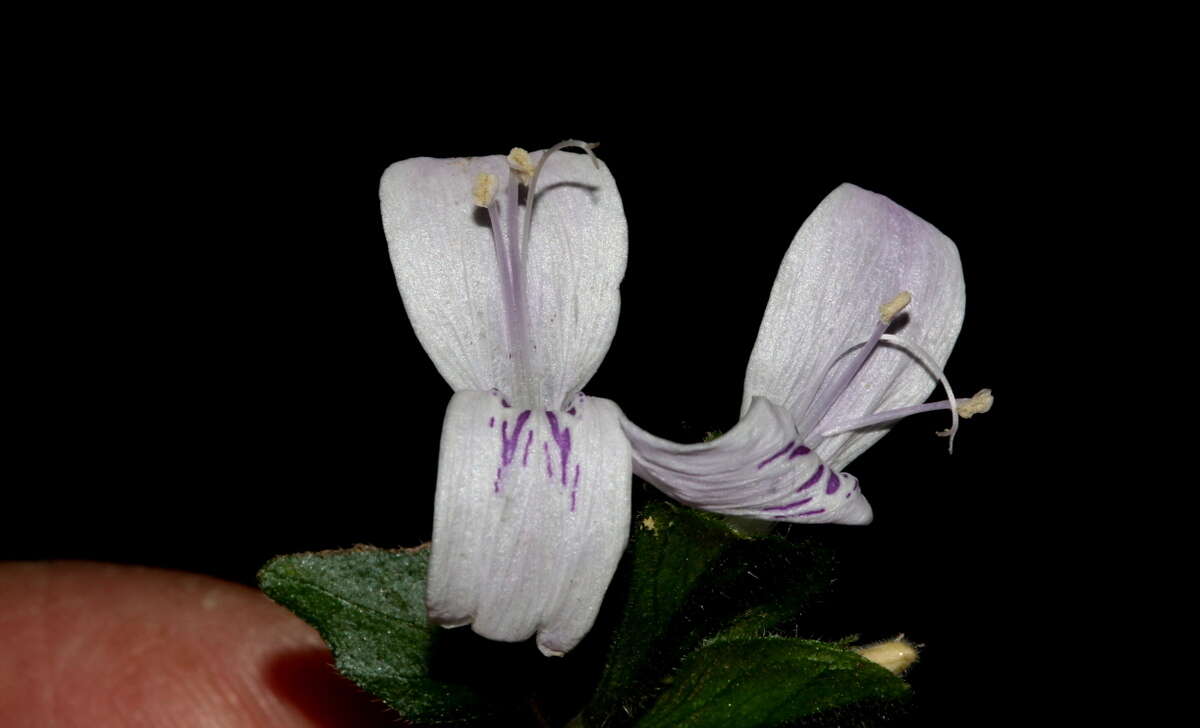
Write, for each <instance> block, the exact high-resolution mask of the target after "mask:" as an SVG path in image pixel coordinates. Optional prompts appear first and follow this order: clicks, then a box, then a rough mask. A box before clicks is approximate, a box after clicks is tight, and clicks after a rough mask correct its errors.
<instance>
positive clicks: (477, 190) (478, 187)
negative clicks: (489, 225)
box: [471, 172, 500, 207]
mask: <svg viewBox="0 0 1200 728" xmlns="http://www.w3.org/2000/svg"><path fill="white" fill-rule="evenodd" d="M499 185H500V181H499V180H497V179H496V175H494V174H488V173H487V172H480V173H479V176H478V177H476V178H475V186H474V187H472V188H471V194H472V195H474V197H475V204H476V205H479V206H480V207H487V206H488V205H490V204H492V198H494V197H495V196H496V188H497V187H498V186H499Z"/></svg>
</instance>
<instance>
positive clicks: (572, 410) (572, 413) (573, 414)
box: [567, 407, 575, 417]
mask: <svg viewBox="0 0 1200 728" xmlns="http://www.w3.org/2000/svg"><path fill="white" fill-rule="evenodd" d="M567 414H569V415H571V416H572V417H574V416H575V408H574V407H572V408H571V409H569V410H567Z"/></svg>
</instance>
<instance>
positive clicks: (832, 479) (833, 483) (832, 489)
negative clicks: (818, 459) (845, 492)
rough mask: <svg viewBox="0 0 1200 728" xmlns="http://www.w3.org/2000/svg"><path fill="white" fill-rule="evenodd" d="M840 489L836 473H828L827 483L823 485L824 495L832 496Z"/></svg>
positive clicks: (840, 485) (839, 481)
mask: <svg viewBox="0 0 1200 728" xmlns="http://www.w3.org/2000/svg"><path fill="white" fill-rule="evenodd" d="M840 487H842V481H841V479H839V478H838V476H837V473H835V472H833V471H830V472H829V482H828V483H827V484H826V485H825V494H826V495H833V494H834V493H836V492H837V489H838V488H840Z"/></svg>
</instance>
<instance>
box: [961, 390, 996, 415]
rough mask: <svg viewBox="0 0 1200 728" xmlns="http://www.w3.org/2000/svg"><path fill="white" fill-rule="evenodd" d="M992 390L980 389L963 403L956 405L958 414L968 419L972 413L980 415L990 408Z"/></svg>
mask: <svg viewBox="0 0 1200 728" xmlns="http://www.w3.org/2000/svg"><path fill="white" fill-rule="evenodd" d="M992 401H993V400H992V390H990V389H981V390H979V391H978V392H976V393H975V395H974V396H973V397H971V398H970V399H968V400H967V401H966V403H965V404H960V405H959V406H958V416H959V417H961V418H963V419H964V420H968V419H970V418H971V416H972V415H981V414H983V413H984V412H987V411H988V410H990V409H991V408H992Z"/></svg>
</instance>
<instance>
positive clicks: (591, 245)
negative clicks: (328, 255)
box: [379, 152, 628, 409]
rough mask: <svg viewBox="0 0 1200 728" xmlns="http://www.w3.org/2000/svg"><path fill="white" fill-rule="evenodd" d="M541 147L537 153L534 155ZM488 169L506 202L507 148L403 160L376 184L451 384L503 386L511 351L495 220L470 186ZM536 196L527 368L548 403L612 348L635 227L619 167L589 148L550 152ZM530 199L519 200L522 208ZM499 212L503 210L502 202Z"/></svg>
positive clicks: (580, 381) (418, 311) (405, 279)
mask: <svg viewBox="0 0 1200 728" xmlns="http://www.w3.org/2000/svg"><path fill="white" fill-rule="evenodd" d="M541 154H542V153H541V152H535V153H533V154H532V155H531V156H532V158H533V161H534V163H536V162H537V161H538V160H539V159H540V158H541ZM481 173H488V174H493V175H495V176H496V177H497V178H498V180H500V185H499V186H500V189H501V192H500V194H499V195H498V197H499V198H501V202H502V203H503V202H506V201H507V200H506V199H505V196H504V193H503V190H504V188H505V185H506V184H507V180H508V175H509V165H508V163H507V161H506V159H505V157H503V156H490V157H475V158H469V159H431V158H428V157H419V158H414V159H406V160H404V161H401V162H396V163H395V164H393V165H392V166H391V167H389V168H388V169H387V171H386V172H385V173H384V175H383V179H382V181H381V182H380V189H379V195H380V203H381V209H382V213H383V225H384V232H385V233H386V234H387V239H388V247H389V251H390V253H391V258H392V266H393V268H394V270H395V273H396V281H397V283H398V284H399V287H400V293H401V295H402V297H403V298H404V306H405V309H406V310H407V311H408V316H409V319H410V320H411V321H412V325H413V328H414V329H415V330H416V333H417V337H418V338H419V339H420V340H421V344H422V345H423V346H424V347H425V350H426V352H428V354H429V356H430V358H431V359H433V362H434V364H435V365H436V366H437V368H438V371H439V372H440V373H441V374H442V376H443V377H444V378H445V379H446V381H447V382H448V383H449V384H450V386H451V387H452V388H454V389H455V390H456V391H462V390H472V389H473V390H479V391H486V390H489V389H491V388H493V387H498V388H500V389H501V390H502V391H508V390H509V389H510V388H511V385H512V383H513V381H514V380H513V376H514V375H513V358H512V357H511V356H510V352H509V351H508V348H507V344H506V335H505V326H506V323H505V322H506V315H505V308H504V298H503V296H502V293H501V285H500V277H499V276H500V273H499V268H498V265H497V259H496V253H495V248H494V245H493V241H492V227H491V223H490V222H489V219H490V218H489V216H488V212H487V210H485V209H484V208H481V207H477V206H476V205H475V204H474V197H473V195H472V189H473V186H474V184H475V181H476V178H477V177H478V176H479V174H481ZM534 197H535V205H534V211H533V227H532V230H531V240H529V241H527V244H526V246H525V249H526V251H527V260H526V268H525V270H524V281H525V285H526V286H527V289H526V292H527V295H526V307H527V314H528V324H529V326H528V328H529V339H530V345H531V348H532V351H530V352H529V362H530V368H531V370H532V371H530V372H529V374H528V376H529V377H531V378H532V379H534V380H535V381H534V382H533V390H534V391H535V392H537V393H538V394H539V396H540V401H541V402H542V403H543V405H544V406H546V407H548V408H550V409H556V408H558V407H560V406H562V403H563V399H564V397H567V396H569V395H570V394H572V393H574V392H575V391H578V390H579V389H581V388H582V387H583V385H584V384H585V383H586V382H587V380H588V379H590V378H591V376H592V375H593V374H594V373H595V371H596V369H597V368H598V367H599V366H600V361H601V360H602V359H603V358H604V354H605V353H606V352H607V351H608V346H609V344H610V342H611V341H612V337H613V334H614V332H615V331H616V325H617V316H618V312H619V308H620V298H619V293H618V286H619V284H620V281H621V278H622V276H623V275H624V272H625V260H626V257H627V252H628V251H627V248H628V235H627V230H626V224H625V213H624V209H623V208H622V206H621V198H620V196H619V195H618V193H617V187H616V183H615V182H614V180H613V178H612V175H611V174H610V173H609V171H608V168H607V167H605V166H604V165H603V164H601V165H600V168H599V169H597V168H596V167H595V166H593V164H592V162H591V160H590V159H589V158H588V157H586V156H584V155H579V154H572V153H563V152H560V153H556V154H554V155H553V156H551V158H550V159H549V160H548V161H547V163H546V166H545V167H544V169H543V170H542V173H541V176H540V178H539V180H538V184H537V190H536V191H535V194H534ZM525 210H526V207H525V206H523V205H522V206H521V207H520V216H519V218H518V219H523V216H524V214H525ZM501 217H504V218H505V221H507V218H508V213H507V211H503V213H502V215H501ZM521 227H523V226H521ZM505 229H506V230H507V227H506V226H505Z"/></svg>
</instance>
